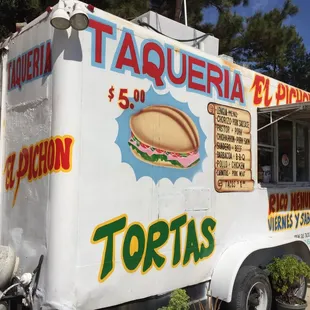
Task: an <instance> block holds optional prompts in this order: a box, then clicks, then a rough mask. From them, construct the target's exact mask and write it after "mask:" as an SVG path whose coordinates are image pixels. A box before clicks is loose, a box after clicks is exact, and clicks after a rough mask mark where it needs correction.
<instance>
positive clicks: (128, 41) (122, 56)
mask: <svg viewBox="0 0 310 310" xmlns="http://www.w3.org/2000/svg"><path fill="white" fill-rule="evenodd" d="M127 50H128V51H129V53H130V57H129V58H127V57H126V53H127ZM123 66H126V67H131V68H133V70H134V72H135V73H136V74H139V73H140V69H139V64H138V58H137V53H136V50H135V46H134V42H133V38H132V35H131V34H130V33H128V32H127V33H126V34H125V36H124V40H123V43H122V46H121V50H120V52H119V55H118V58H117V62H116V66H115V67H116V68H117V69H122V68H123Z"/></svg>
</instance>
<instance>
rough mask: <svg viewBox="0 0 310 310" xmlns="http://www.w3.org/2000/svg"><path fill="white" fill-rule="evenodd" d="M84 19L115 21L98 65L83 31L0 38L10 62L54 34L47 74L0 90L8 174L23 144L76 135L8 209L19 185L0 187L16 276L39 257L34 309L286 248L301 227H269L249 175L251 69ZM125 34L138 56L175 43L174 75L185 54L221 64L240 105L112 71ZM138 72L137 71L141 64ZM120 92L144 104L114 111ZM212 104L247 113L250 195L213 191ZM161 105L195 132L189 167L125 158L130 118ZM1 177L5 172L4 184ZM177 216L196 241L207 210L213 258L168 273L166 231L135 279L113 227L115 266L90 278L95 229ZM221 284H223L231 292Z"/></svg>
mask: <svg viewBox="0 0 310 310" xmlns="http://www.w3.org/2000/svg"><path fill="white" fill-rule="evenodd" d="M89 17H90V18H91V19H93V20H96V21H97V22H99V23H101V24H107V25H108V26H111V25H112V24H114V26H113V27H112V30H113V35H112V36H109V37H107V38H105V39H103V40H102V44H103V45H102V53H100V54H99V56H101V59H102V60H103V61H104V66H103V64H98V63H97V64H96V65H95V66H94V59H93V58H92V57H94V53H95V49H94V47H95V45H94V41H92V40H94V39H95V36H94V34H95V33H94V31H93V30H92V29H93V28H92V26H90V28H89V29H88V30H87V31H83V32H79V33H77V32H76V31H72V30H71V29H69V30H67V31H66V32H60V31H55V32H54V31H53V29H51V27H50V24H49V20H48V18H47V19H46V20H42V21H41V22H40V23H38V24H36V25H32V26H31V28H30V29H28V30H27V28H26V30H24V32H23V33H22V34H21V35H19V36H17V37H16V38H15V39H14V40H13V41H11V42H10V44H9V53H8V61H9V62H10V61H12V59H14V58H15V57H17V56H18V55H19V54H23V53H25V52H26V51H27V50H28V49H31V48H33V47H34V46H36V45H39V44H41V43H42V42H46V41H48V40H51V42H52V45H51V46H52V59H53V71H52V74H51V75H48V76H46V77H40V78H38V79H36V80H32V81H29V83H26V84H24V85H22V88H21V90H19V89H13V90H10V91H9V92H8V93H7V99H6V100H7V102H6V103H2V106H3V107H4V106H5V105H6V107H5V109H6V111H5V113H2V122H3V121H5V124H6V125H5V127H3V130H4V132H3V148H2V152H3V154H4V156H5V160H6V159H7V158H8V156H9V155H10V154H11V153H12V152H15V153H16V160H15V166H14V173H16V171H17V169H18V163H19V161H18V158H19V156H20V154H21V153H20V150H21V149H22V147H23V146H25V147H26V148H27V147H28V146H30V145H32V144H36V143H38V142H39V141H41V144H40V145H44V144H42V143H43V142H42V140H45V139H49V138H50V137H51V136H53V137H54V139H57V137H56V136H60V137H62V139H65V136H67V138H68V136H70V137H72V138H73V139H74V141H73V142H74V143H72V154H70V158H71V159H72V160H71V161H70V169H68V171H62V172H58V173H54V172H53V173H48V174H47V175H46V176H42V178H40V179H36V180H35V179H33V180H32V181H31V182H28V180H27V177H25V178H23V179H21V182H20V186H19V190H18V192H17V198H16V203H15V205H14V207H13V208H12V204H13V196H14V190H15V188H16V187H15V186H16V183H15V184H14V187H13V189H11V190H9V191H8V192H5V187H4V186H5V185H4V184H2V186H3V187H2V189H1V192H2V197H1V201H2V205H1V209H2V218H1V236H2V243H3V244H9V245H12V246H13V247H14V248H15V250H16V251H17V254H18V256H19V257H20V261H21V269H22V271H32V270H33V269H34V268H35V266H36V265H37V262H38V259H39V256H40V255H41V254H45V255H46V258H45V260H44V264H43V271H42V274H41V281H40V288H41V289H42V291H43V292H44V305H43V309H78V310H89V309H98V308H101V307H108V306H111V305H116V304H120V303H124V302H128V301H131V300H135V299H139V298H145V297H149V296H152V295H157V294H162V293H165V292H167V291H170V290H173V289H175V288H178V287H183V286H188V285H193V284H197V283H201V282H204V281H207V280H210V279H211V278H212V274H213V272H214V268H215V266H216V265H217V263H218V262H219V261H220V259H221V257H222V255H223V253H225V251H227V250H229V248H230V247H231V246H233V245H234V244H237V243H242V242H244V244H245V245H246V244H251V246H249V247H247V246H245V248H244V249H243V250H244V253H245V254H244V256H246V255H247V254H246V253H251V251H255V250H256V249H260V248H262V247H265V246H266V245H268V246H274V245H275V244H281V243H283V244H284V243H286V242H288V241H287V240H290V238H293V237H294V235H295V234H300V233H306V232H307V231H308V228H307V226H305V227H303V228H299V229H296V230H287V231H282V232H272V231H269V229H268V208H269V206H268V195H269V194H270V193H272V192H277V188H269V189H266V188H261V186H260V185H259V184H257V181H256V180H257V169H256V166H257V156H256V155H255V154H256V152H257V145H256V144H257V137H256V131H257V115H256V106H255V105H254V104H253V98H254V97H253V96H254V91H253V90H251V89H252V85H253V80H254V72H253V71H249V70H247V69H245V68H241V67H238V66H237V65H235V64H231V63H228V62H227V61H225V60H223V59H219V58H216V57H214V56H210V55H208V54H205V53H203V52H201V51H198V50H197V49H194V48H191V47H188V46H186V45H184V44H181V43H178V42H174V41H172V40H169V39H166V38H164V37H163V36H160V35H157V34H155V33H154V32H151V31H148V30H146V29H142V28H141V27H139V26H137V25H134V24H132V23H130V22H126V21H123V20H121V19H119V18H117V17H115V16H112V15H110V14H107V13H104V12H102V11H100V10H96V11H95V13H94V15H92V14H90V15H89ZM125 33H127V36H128V38H129V39H132V40H133V41H134V42H135V44H136V48H137V51H138V54H139V55H137V57H138V59H141V48H142V46H143V44H146V43H148V42H150V41H151V42H153V43H154V42H155V43H156V44H157V47H158V46H162V47H163V46H165V53H166V52H167V45H168V47H170V48H172V49H173V57H175V63H174V66H173V67H174V68H173V69H174V70H175V72H179V70H180V62H179V60H180V55H181V53H182V55H186V56H184V57H186V59H187V61H188V59H189V58H188V57H189V56H188V55H191V57H193V58H195V59H198V60H200V61H203V62H204V63H205V62H208V64H210V65H212V64H213V65H215V66H217V67H219V66H221V67H222V68H224V67H225V68H228V69H229V70H230V75H231V77H233V76H235V77H236V75H238V74H239V76H240V77H241V80H242V86H243V89H242V94H243V100H241V102H238V100H234V102H229V101H228V100H226V99H225V98H222V99H221V98H219V96H218V93H217V92H216V91H215V88H212V91H211V94H209V95H208V96H207V95H206V94H202V93H197V92H196V93H195V92H193V91H192V90H190V89H189V90H187V89H186V87H185V86H182V87H176V86H175V85H173V84H172V83H171V82H169V81H168V80H167V76H164V77H163V80H164V82H165V87H163V88H162V89H158V88H156V87H155V85H154V82H153V81H152V80H151V79H150V78H149V76H142V75H141V74H140V75H139V76H134V75H133V74H132V73H131V72H130V71H126V72H125V73H120V72H116V71H115V70H114V71H113V70H112V69H113V68H114V67H115V63H114V62H113V61H114V60H117V58H118V55H119V51H118V47H121V46H122V44H123V43H122V38H123V35H125ZM132 33H134V35H132ZM97 50H98V48H97ZM150 61H151V60H150ZM139 65H141V63H139ZM153 69H154V68H153ZM196 69H197V68H196ZM139 70H142V67H141V66H140V67H139ZM152 72H154V70H153V71H152V70H150V71H149V74H152ZM233 72H235V73H233ZM270 81H271V89H270V94H272V102H271V104H272V105H276V99H275V92H276V89H277V87H278V85H279V83H278V82H277V81H275V80H272V79H271V80H270ZM196 82H197V80H196ZM227 85H228V84H227ZM112 86H113V89H114V95H115V97H114V98H113V99H112V100H111V102H110V100H109V97H108V95H109V91H110V89H111V87H112ZM230 87H232V84H230ZM121 88H126V89H128V95H129V97H130V98H132V97H133V94H134V90H135V89H138V90H144V91H145V93H146V97H145V102H144V103H140V102H137V103H136V102H134V101H133V100H131V102H132V103H134V108H133V109H127V110H122V109H121V108H120V107H119V106H118V104H117V100H116V99H117V97H118V94H119V92H120V89H121ZM223 93H224V90H223ZM307 96H308V94H307ZM209 102H216V103H218V104H223V105H226V106H231V107H236V108H241V109H245V110H247V111H249V112H250V114H251V134H252V135H251V149H252V150H251V151H252V157H251V161H252V162H251V163H252V179H253V180H254V190H253V191H252V192H248V193H241V192H239V193H218V192H216V191H215V187H214V161H215V158H214V116H213V115H211V114H210V113H208V111H207V106H208V103H209ZM158 104H162V105H166V106H173V107H178V109H180V110H181V111H183V112H186V113H187V115H188V116H189V117H190V118H191V119H192V120H193V121H194V123H195V126H196V127H197V128H198V132H199V137H200V146H199V154H200V162H199V163H198V164H197V165H196V166H195V167H194V168H190V169H174V168H165V167H158V166H153V165H150V164H146V163H143V162H142V161H139V160H138V159H137V158H136V157H134V156H133V155H132V153H131V151H130V149H129V145H128V141H129V139H130V129H129V116H130V115H131V114H134V113H137V112H138V111H140V110H141V109H142V108H143V107H146V106H152V105H158ZM262 104H263V103H261V104H260V105H262ZM280 104H284V102H280ZM146 125H147V124H146ZM68 139H71V138H68ZM57 141H58V142H59V140H57ZM67 141H69V140H67ZM4 164H5V163H4ZM4 164H3V168H4ZM42 167H43V166H42ZM14 175H15V174H14ZM16 180H17V179H16ZM16 180H15V182H17V181H16ZM5 181H6V178H5V177H4V179H3V183H5ZM3 188H4V190H3ZM292 190H294V191H297V190H298V187H297V186H295V188H293V187H291V188H290V189H288V188H283V191H286V192H290V191H292ZM183 213H187V220H188V221H190V220H191V218H194V219H195V222H196V228H197V236H198V242H199V244H201V243H204V245H205V247H208V243H207V242H206V238H203V235H202V233H201V231H200V222H201V221H202V219H203V218H206V217H209V218H210V219H212V218H215V220H216V228H215V249H214V251H213V253H212V255H210V257H208V258H206V259H204V260H200V261H199V262H198V263H196V264H195V263H194V262H193V259H191V260H190V262H189V263H188V264H187V265H186V266H182V264H179V265H178V266H176V267H175V268H173V267H172V265H171V261H172V260H173V248H174V237H173V234H171V235H170V237H169V239H168V241H167V242H166V243H165V244H164V246H163V247H161V248H160V249H158V251H159V253H160V254H161V255H163V256H164V257H165V264H164V266H162V269H161V270H158V269H159V268H155V266H151V268H150V270H149V271H148V272H146V273H144V274H142V273H141V271H140V270H141V268H142V267H141V266H140V267H138V268H137V270H136V271H135V272H132V273H130V272H128V271H126V269H125V268H124V264H123V259H122V243H123V238H124V233H123V232H122V233H119V234H117V236H116V237H115V252H114V255H115V257H114V258H113V259H112V261H113V263H114V269H113V270H112V272H111V273H110V276H109V277H107V278H105V279H104V281H101V282H100V281H98V277H100V266H101V261H102V256H103V249H104V246H105V243H104V242H99V243H97V244H93V243H92V242H91V239H92V237H93V233H94V232H95V228H96V227H98V225H103V224H104V223H106V222H107V221H110V220H112V219H113V218H116V217H120V216H121V215H122V214H125V215H126V216H127V227H128V226H129V225H130V224H132V223H133V222H138V223H140V225H143V227H145V229H147V227H148V226H149V225H150V224H151V223H152V222H154V221H158V220H163V221H164V220H165V221H168V222H169V221H172V219H173V218H175V217H177V216H180V215H181V214H183ZM163 225H164V224H163ZM209 232H210V230H209ZM181 235H182V246H181V253H182V257H181V259H182V260H183V259H184V252H185V251H186V249H185V247H186V246H185V240H186V238H187V237H186V230H185V229H182V233H181ZM146 237H147V236H146ZM157 237H158V235H156V238H157ZM154 238H155V237H154ZM274 239H275V240H274ZM140 240H141V239H140ZM255 240H259V241H257V242H256V241H255ZM133 248H134V244H133ZM223 257H224V256H223ZM243 258H245V257H243ZM243 258H242V259H243ZM240 259H241V258H240ZM228 262H229V260H228ZM241 263H242V261H238V260H235V263H234V264H233V265H232V266H228V268H229V269H230V270H231V271H233V270H235V271H236V270H237V265H238V264H241ZM219 277H221V275H220V276H219ZM233 277H234V272H232V279H233ZM229 281H230V282H231V279H229ZM229 281H227V282H229ZM231 285H232V284H231ZM231 285H230V287H231ZM230 287H228V288H227V287H225V286H223V288H224V289H225V294H227V295H228V298H229V294H230V292H229V289H230ZM223 294H224V293H223ZM223 297H224V296H223Z"/></svg>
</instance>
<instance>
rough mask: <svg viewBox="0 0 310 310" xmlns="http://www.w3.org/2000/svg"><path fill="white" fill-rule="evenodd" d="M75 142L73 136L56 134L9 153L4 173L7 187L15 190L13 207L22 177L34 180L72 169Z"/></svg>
mask: <svg viewBox="0 0 310 310" xmlns="http://www.w3.org/2000/svg"><path fill="white" fill-rule="evenodd" d="M73 143H74V138H73V137H71V136H55V137H50V138H49V139H45V140H41V141H39V142H37V143H36V144H32V145H29V146H25V147H23V148H22V149H21V150H20V151H19V154H18V155H17V154H16V153H15V152H13V153H11V154H9V155H8V157H7V158H6V160H5V166H4V172H3V173H4V174H5V178H4V182H5V189H6V190H7V191H11V190H14V198H13V203H12V206H13V207H14V205H15V202H16V198H17V195H18V190H19V186H20V182H21V181H22V179H24V178H27V180H28V182H32V181H35V180H37V179H41V178H42V177H44V176H46V175H48V174H50V173H53V172H54V173H57V172H69V171H70V170H71V169H72V148H73Z"/></svg>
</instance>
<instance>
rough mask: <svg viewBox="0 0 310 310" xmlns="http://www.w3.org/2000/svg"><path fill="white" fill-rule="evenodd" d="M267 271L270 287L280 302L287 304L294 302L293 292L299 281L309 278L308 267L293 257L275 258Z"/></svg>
mask: <svg viewBox="0 0 310 310" xmlns="http://www.w3.org/2000/svg"><path fill="white" fill-rule="evenodd" d="M267 269H268V271H269V272H270V277H271V284H272V287H273V288H274V290H275V291H276V292H277V293H279V295H280V296H281V298H282V300H283V301H285V302H287V303H289V304H290V303H292V302H293V300H294V290H295V289H296V288H298V283H299V281H300V279H301V278H302V277H303V276H304V277H306V278H310V267H309V266H308V265H307V264H306V263H305V262H302V261H298V259H297V258H296V257H294V256H285V257H283V258H275V259H274V260H273V262H272V263H271V264H269V265H268V266H267Z"/></svg>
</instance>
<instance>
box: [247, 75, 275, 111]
mask: <svg viewBox="0 0 310 310" xmlns="http://www.w3.org/2000/svg"><path fill="white" fill-rule="evenodd" d="M269 88H270V80H269V79H268V78H266V77H264V76H263V75H258V74H256V75H255V78H254V81H253V84H252V87H251V90H252V89H254V96H253V103H254V104H255V105H260V104H261V103H262V101H263V99H264V105H265V106H266V107H268V106H269V105H270V104H271V101H272V96H270V97H269Z"/></svg>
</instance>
